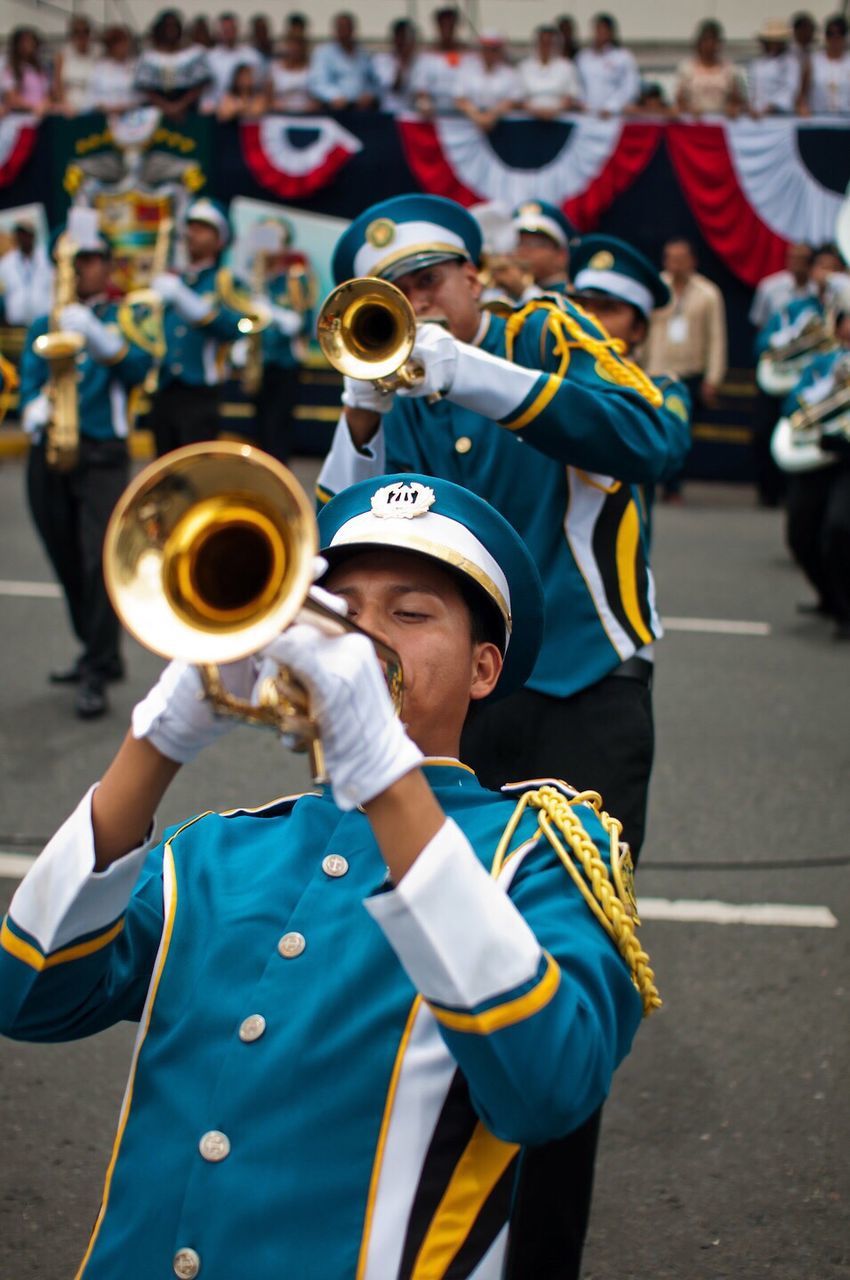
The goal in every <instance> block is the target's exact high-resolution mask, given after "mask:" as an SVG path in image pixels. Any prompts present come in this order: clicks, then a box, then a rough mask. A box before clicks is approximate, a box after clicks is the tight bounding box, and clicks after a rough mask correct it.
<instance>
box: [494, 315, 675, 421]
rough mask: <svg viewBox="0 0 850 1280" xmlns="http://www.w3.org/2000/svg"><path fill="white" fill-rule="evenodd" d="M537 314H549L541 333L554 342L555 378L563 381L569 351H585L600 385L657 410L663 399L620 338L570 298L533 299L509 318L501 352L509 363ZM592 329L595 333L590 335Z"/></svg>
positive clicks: (568, 360)
mask: <svg viewBox="0 0 850 1280" xmlns="http://www.w3.org/2000/svg"><path fill="white" fill-rule="evenodd" d="M541 311H547V312H548V313H549V314H548V317H547V320H546V323H545V325H544V332H545V331H546V329H548V331H549V333H550V334H551V335H552V337H553V339H554V342H555V355H557V356H558V358H559V364H558V368H557V369H556V370H555V375H556V377H559V378H563V376H564V374H565V373H566V372H567V369H568V367H569V363H570V354H571V352H572V351H575V350H579V351H585V352H587V354H588V355H589V356H592V357H593V359H594V360H595V364H594V371H595V372H596V374H597V376H598V377H600V378H602V379H603V381H605V382H613V383H615V384H616V385H617V386H621V387H629V388H630V389H631V390H632V391H637V393H638V394H639V395H641V396H643V398H644V400H648V401H649V403H650V404H651V405H653V406H654V408H656V409H658V408H660V407H661V404H662V403H663V399H664V397H663V396H662V394H661V392H660V391H659V390H658V388H657V387H656V386H655V384H654V382H653V381H652V379H651V378H649V377H648V376H647V375H646V374H645V373H644V371H643V369H640V368H639V367H638V366H637V365H636V364H635V363H634V361H633V360H629V359H628V358H627V357H626V355H625V350H626V347H625V343H624V342H623V341H622V340H621V339H620V338H612V337H611V336H610V335H609V333H608V331H607V330H606V328H605V326H604V325H603V324H601V323H600V322H599V321H598V320H596V319H595V318H594V317H593V316H591V315H589V314H588V313H587V312H586V311H585V310H584V308H583V307H580V306H579V304H578V303H577V302H575V301H573V299H571V298H561V297H560V296H558V297H557V300H556V298H555V295H549V296H546V297H542V298H533V299H532V300H531V302H527V303H526V304H525V306H523V307H520V308H519V310H518V311H515V312H514V313H513V314H512V315H510V316H509V317H508V319H507V321H506V323H505V350H506V354H507V358H508V359H509V360H513V358H514V346H515V343H516V339H517V337H518V335H519V333H520V332H521V330H522V328H523V326H524V325H525V323H526V322H527V321H528V320H529V319H530V317H531V316H533V315H535V314H537V313H539V312H541ZM594 329H595V330H596V333H594V332H592V330H594ZM597 335H598V336H597Z"/></svg>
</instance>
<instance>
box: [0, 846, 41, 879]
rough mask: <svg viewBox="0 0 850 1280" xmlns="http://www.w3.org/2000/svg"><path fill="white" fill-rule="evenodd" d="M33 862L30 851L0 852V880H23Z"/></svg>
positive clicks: (33, 856) (33, 857)
mask: <svg viewBox="0 0 850 1280" xmlns="http://www.w3.org/2000/svg"><path fill="white" fill-rule="evenodd" d="M34 862H35V855H34V854H31V853H0V880H23V878H24V876H25V875H26V874H27V872H28V871H29V869H30V867H31V866H32V864H33V863H34Z"/></svg>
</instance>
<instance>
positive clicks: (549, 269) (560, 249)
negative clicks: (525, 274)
mask: <svg viewBox="0 0 850 1280" xmlns="http://www.w3.org/2000/svg"><path fill="white" fill-rule="evenodd" d="M513 224H514V230H515V231H516V234H517V257H518V258H519V260H520V262H521V263H522V265H523V267H525V268H526V270H527V271H529V272H530V274H531V276H532V279H533V280H534V283H535V284H536V285H537V287H538V289H539V290H540V292H541V293H564V294H565V293H566V292H567V287H568V285H569V270H570V242H571V241H575V240H576V239H577V236H578V232H577V231H576V229H575V227H574V226H573V224H572V223H571V222H570V220H569V218H567V216H566V215H565V214H564V213H563V212H562V211H561V210H560V209H559V208H557V206H556V205H553V204H549V203H547V201H545V200H527V201H526V202H525V203H524V204H521V205H519V207H518V208H516V209H514V217H513Z"/></svg>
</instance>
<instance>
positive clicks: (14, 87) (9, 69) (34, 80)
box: [0, 27, 51, 116]
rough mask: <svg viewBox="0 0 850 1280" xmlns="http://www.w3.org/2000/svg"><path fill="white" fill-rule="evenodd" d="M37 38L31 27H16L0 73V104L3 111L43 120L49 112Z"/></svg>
mask: <svg viewBox="0 0 850 1280" xmlns="http://www.w3.org/2000/svg"><path fill="white" fill-rule="evenodd" d="M41 49H42V45H41V36H40V35H39V34H38V32H37V31H36V30H35V28H34V27H16V28H15V30H14V31H13V32H12V34H11V35H10V37H9V43H8V46H7V49H6V65H5V66H4V67H3V70H2V72H0V103H2V106H3V107H4V108H5V110H6V111H27V112H29V113H30V114H32V115H36V116H43V115H44V114H45V113H46V112H48V111H49V110H50V105H51V102H50V79H49V77H48V75H47V72H46V71H45V70H44V67H43V65H42V57H41Z"/></svg>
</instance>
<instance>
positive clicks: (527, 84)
mask: <svg viewBox="0 0 850 1280" xmlns="http://www.w3.org/2000/svg"><path fill="white" fill-rule="evenodd" d="M517 74H518V76H519V78H520V82H521V84H522V96H523V102H524V104H525V105H526V106H527V107H536V108H537V109H538V110H540V111H557V110H559V109H560V107H561V103H562V101H563V100H564V98H575V99H578V101H579V102H580V101H581V100H582V92H581V81H580V80H579V76H578V71H577V70H576V67H575V64H574V63H573V62H570V60H569V58H552V59H550V61H549V62H541V61H540V59H539V58H535V57H531V58H525V59H524V60H523V61H522V62H521V63H520V64H519V66H518V67H517Z"/></svg>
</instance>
